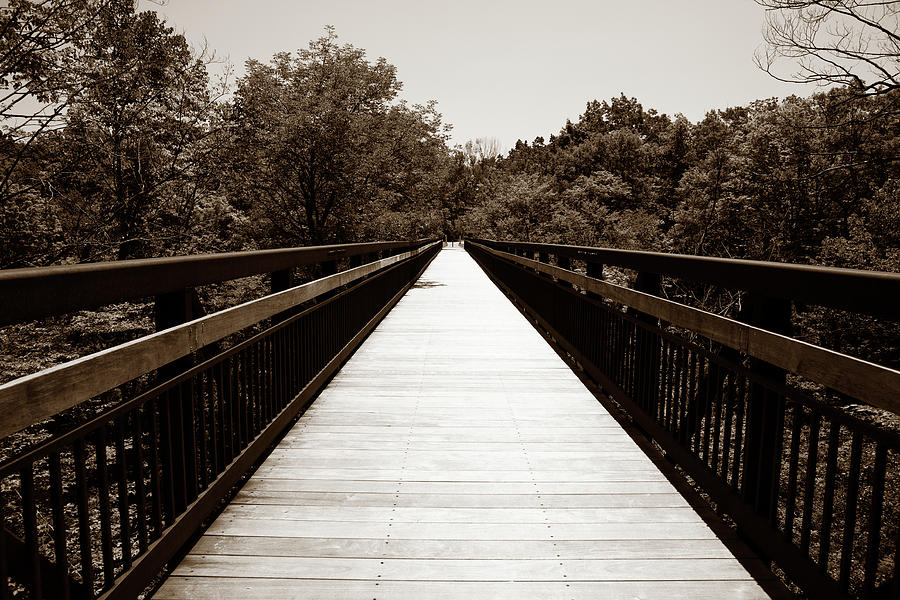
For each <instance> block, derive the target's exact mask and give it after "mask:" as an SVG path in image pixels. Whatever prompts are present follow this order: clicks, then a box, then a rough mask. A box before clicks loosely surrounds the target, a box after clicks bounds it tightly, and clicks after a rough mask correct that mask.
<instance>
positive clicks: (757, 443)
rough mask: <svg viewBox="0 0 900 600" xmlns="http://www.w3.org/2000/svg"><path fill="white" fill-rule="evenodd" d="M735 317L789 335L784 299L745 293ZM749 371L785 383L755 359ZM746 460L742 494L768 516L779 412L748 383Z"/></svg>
mask: <svg viewBox="0 0 900 600" xmlns="http://www.w3.org/2000/svg"><path fill="white" fill-rule="evenodd" d="M737 318H738V320H739V321H743V322H744V323H747V324H748V325H753V326H755V327H759V328H761V329H766V330H768V331H772V332H775V333H781V334H784V335H790V334H791V303H790V301H788V300H777V299H773V298H767V297H764V296H760V295H758V294H753V293H749V294H747V296H746V297H745V299H744V306H743V308H742V310H741V311H740V313H739V314H738V317H737ZM750 370H751V371H752V372H754V373H757V374H759V375H761V376H763V377H766V378H768V379H770V380H772V381H775V382H778V383H780V384H784V383H785V372H784V370H783V369H780V368H778V367H775V366H773V365H771V364H769V363H767V362H765V361H762V360H759V359H757V358H752V357H751V358H750ZM747 411H748V412H747V437H746V442H745V444H746V451H747V454H746V456H747V462H746V464H745V466H744V478H743V482H742V484H743V487H742V490H743V494H744V498H745V499H746V500H747V501H748V503H750V504H751V505H753V506H754V507H755V509H756V511H757V513H759V514H760V515H761V516H764V517H768V516H769V512H770V510H771V509H772V506H771V497H772V493H771V492H772V486H774V485H778V482H777V481H774V480H773V471H774V466H775V463H776V462H777V461H778V460H780V457H779V456H776V454H777V450H776V448H778V447H780V444H778V443H776V442H778V441H779V440H776V435H777V433H776V432H777V431H778V429H779V427H778V420H779V418H780V411H779V410H778V401H777V399H776V398H773V397H772V395H771V394H766V393H765V390H764V389H763V388H762V387H761V386H759V385H751V386H750V390H749V392H748V404H747Z"/></svg>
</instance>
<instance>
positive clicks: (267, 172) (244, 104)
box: [230, 28, 446, 244]
mask: <svg viewBox="0 0 900 600" xmlns="http://www.w3.org/2000/svg"><path fill="white" fill-rule="evenodd" d="M400 89H401V84H400V82H399V81H398V80H397V78H396V70H395V68H394V67H393V66H392V65H390V64H388V63H387V61H386V60H384V59H383V58H381V59H378V60H377V61H376V62H375V63H370V62H369V61H367V60H366V57H365V52H364V51H363V50H361V49H358V48H354V47H353V46H352V45H350V44H345V45H339V44H338V40H337V35H336V34H335V32H334V29H333V28H328V29H327V30H326V33H325V35H324V36H322V37H320V38H319V39H317V40H314V41H312V42H311V43H310V44H309V47H308V48H307V49H305V50H300V51H299V52H298V53H297V54H296V55H292V54H290V53H279V54H276V55H275V57H274V58H273V59H272V61H271V63H270V64H268V65H265V64H262V63H260V62H258V61H256V60H251V61H248V63H247V74H246V76H245V77H243V78H242V79H241V80H240V81H239V82H238V89H237V93H236V95H235V102H234V108H233V112H232V114H231V117H230V133H231V140H232V147H231V149H230V152H231V154H232V156H233V161H232V167H231V168H232V173H233V174H234V178H235V179H234V181H235V184H236V186H239V188H240V190H241V192H240V194H241V196H242V198H243V200H242V201H241V202H242V203H243V205H245V206H246V207H247V208H248V210H250V211H251V213H252V214H253V215H255V217H256V218H257V220H258V222H259V223H260V229H261V231H260V233H261V235H263V236H265V237H266V238H267V239H269V240H271V241H272V242H273V243H278V244H285V243H287V244H296V243H302V244H307V243H316V244H320V243H324V242H326V241H331V240H338V239H348V238H350V237H353V235H355V233H354V232H355V231H357V230H365V229H366V227H365V225H366V224H368V223H371V222H373V219H375V218H377V216H378V215H379V214H381V213H382V212H383V211H393V212H395V213H396V212H402V211H405V210H409V209H410V208H414V207H415V208H421V204H422V203H423V202H425V200H426V199H427V198H428V196H429V194H431V192H432V191H433V190H432V187H433V186H430V185H429V171H430V169H431V167H432V165H433V164H434V163H435V161H439V160H441V159H442V157H443V156H444V155H445V153H446V150H445V145H444V137H443V134H442V128H441V123H440V115H439V114H438V113H437V112H436V110H435V105H434V103H431V104H428V105H426V106H412V107H410V106H408V105H407V104H406V103H404V102H397V101H396V96H397V94H398V92H399V91H400ZM431 227H432V226H431V225H429V226H428V228H429V229H431Z"/></svg>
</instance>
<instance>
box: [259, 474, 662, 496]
mask: <svg viewBox="0 0 900 600" xmlns="http://www.w3.org/2000/svg"><path fill="white" fill-rule="evenodd" d="M243 491H245V492H250V491H276V492H277V491H284V492H360V493H365V492H374V493H400V492H403V493H411V494H479V495H494V494H571V495H585V496H590V495H597V494H656V493H659V494H669V493H675V488H674V487H672V484H670V483H669V482H668V481H666V480H664V479H661V480H659V481H602V482H595V481H589V482H573V481H563V482H541V483H536V482H533V481H527V482H513V483H503V482H496V481H481V482H478V481H371V480H341V479H268V478H265V477H253V478H252V479H250V481H248V482H247V483H246V484H245V485H244V488H243Z"/></svg>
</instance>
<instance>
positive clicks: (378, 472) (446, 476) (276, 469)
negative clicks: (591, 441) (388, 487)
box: [256, 463, 665, 483]
mask: <svg viewBox="0 0 900 600" xmlns="http://www.w3.org/2000/svg"><path fill="white" fill-rule="evenodd" d="M256 473H257V474H259V476H261V477H266V478H269V479H274V478H281V479H367V480H372V481H496V482H503V483H508V482H514V481H537V482H551V483H562V482H567V481H665V477H663V475H662V474H661V473H660V472H659V471H656V470H654V469H652V468H649V467H647V468H645V469H641V470H624V471H623V470H616V469H613V468H602V466H601V467H597V468H595V469H591V470H590V471H558V470H556V471H537V470H529V469H520V470H508V469H507V470H488V469H481V470H453V471H449V470H447V471H442V470H434V471H423V470H415V471H412V470H403V469H339V468H330V469H317V468H308V467H307V468H304V467H291V466H285V467H282V466H279V465H277V464H269V463H265V464H263V465H262V466H260V467H259V469H257V471H256Z"/></svg>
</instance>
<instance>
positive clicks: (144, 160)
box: [58, 0, 214, 259]
mask: <svg viewBox="0 0 900 600" xmlns="http://www.w3.org/2000/svg"><path fill="white" fill-rule="evenodd" d="M76 45H77V47H78V50H79V52H80V54H81V56H82V59H81V61H80V63H79V64H78V65H74V66H73V70H74V73H73V75H72V77H73V80H74V82H73V84H72V85H73V86H77V88H78V93H77V94H76V95H74V96H73V97H72V98H71V99H70V100H69V107H68V111H67V114H66V125H67V126H66V128H65V131H64V133H63V136H62V139H61V140H60V142H61V144H60V149H59V153H58V154H59V156H61V157H66V156H75V157H76V158H75V159H73V160H78V161H79V165H80V169H79V170H78V171H77V172H70V173H69V174H68V175H67V177H66V179H65V184H66V186H67V187H68V192H69V193H68V195H67V197H66V199H65V206H66V208H67V211H66V212H67V213H68V214H69V215H71V216H72V218H79V219H80V220H79V226H80V227H81V229H80V230H79V231H78V232H77V237H79V238H81V239H79V240H77V244H78V245H79V246H80V250H79V251H78V254H79V255H80V256H81V258H88V257H93V256H111V257H115V258H117V259H125V258H135V257H139V256H143V255H147V254H158V253H159V252H160V247H161V246H165V244H166V242H165V241H162V240H161V239H160V238H161V237H163V236H164V231H166V230H171V229H173V228H174V229H176V230H177V229H179V227H178V225H180V226H181V228H183V226H184V219H185V218H186V215H188V214H190V212H191V210H192V207H193V204H192V203H193V200H194V197H195V191H196V185H197V181H198V177H199V175H201V173H200V171H201V169H200V168H199V166H198V162H199V157H200V156H202V154H203V147H202V142H203V140H204V138H205V137H206V136H207V135H208V133H209V122H210V118H211V110H212V108H213V101H214V98H213V97H211V95H210V92H209V89H208V82H209V80H208V76H207V72H206V64H205V62H204V58H205V57H204V56H203V54H201V55H200V56H195V55H194V53H193V52H192V51H191V49H190V48H189V46H188V44H187V42H186V40H185V39H184V36H182V35H179V34H175V33H174V32H173V30H172V28H170V27H167V26H166V25H165V23H164V22H163V21H161V20H160V19H159V17H158V16H157V14H156V13H155V12H153V11H144V12H139V13H138V12H135V10H134V3H133V1H132V0H112V1H111V2H109V3H108V4H107V6H105V7H103V9H102V10H100V11H99V13H98V15H97V18H96V20H95V22H94V23H93V24H92V26H91V30H90V35H87V36H84V37H83V38H82V39H80V40H77V42H76ZM82 226H83V227H82ZM170 233H172V232H171V231H170Z"/></svg>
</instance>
